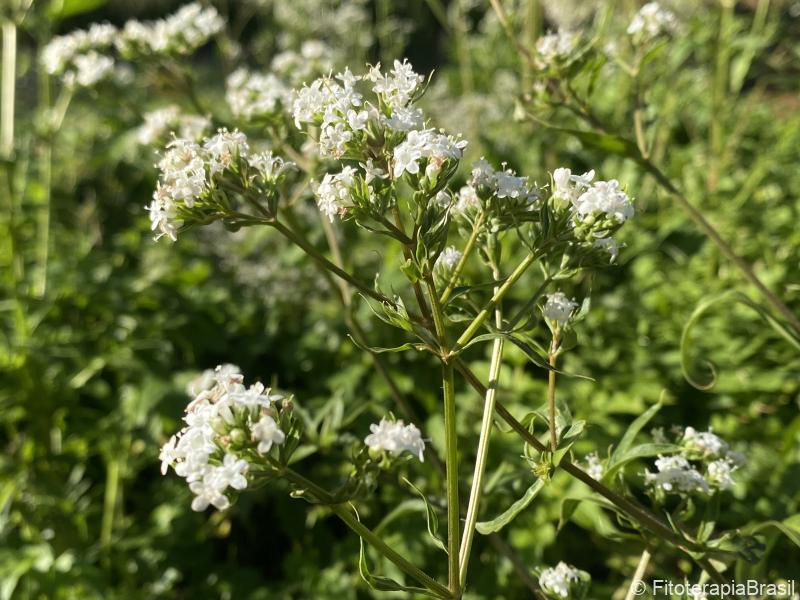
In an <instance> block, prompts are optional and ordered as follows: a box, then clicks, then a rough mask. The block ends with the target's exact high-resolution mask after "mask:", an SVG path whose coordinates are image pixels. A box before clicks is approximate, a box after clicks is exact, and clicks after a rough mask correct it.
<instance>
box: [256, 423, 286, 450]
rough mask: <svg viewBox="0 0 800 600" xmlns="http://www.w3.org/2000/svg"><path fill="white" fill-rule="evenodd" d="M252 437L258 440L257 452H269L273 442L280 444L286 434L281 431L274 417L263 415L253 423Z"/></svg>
mask: <svg viewBox="0 0 800 600" xmlns="http://www.w3.org/2000/svg"><path fill="white" fill-rule="evenodd" d="M252 431H253V439H254V440H255V441H257V442H258V446H257V448H256V449H257V450H258V451H259V452H261V453H262V454H263V453H266V452H269V451H270V449H271V448H272V445H273V444H277V445H279V446H280V445H281V444H282V443H283V442H284V440H286V434H285V433H284V432H283V431H281V429H280V427H279V426H278V424H277V423H276V422H275V419H273V418H272V417H270V416H269V415H264V416H263V417H261V420H260V421H259V422H258V423H256V424H255V425H253V428H252Z"/></svg>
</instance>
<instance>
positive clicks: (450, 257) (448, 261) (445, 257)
mask: <svg viewBox="0 0 800 600" xmlns="http://www.w3.org/2000/svg"><path fill="white" fill-rule="evenodd" d="M462 256H463V254H462V253H461V252H460V251H459V250H458V249H457V248H456V247H455V246H448V247H447V248H445V249H444V250H442V253H441V254H440V255H439V257H438V258H437V259H436V264H435V265H434V267H433V268H434V269H437V270H439V271H443V272H445V273H448V272H450V271H452V270H453V269H455V268H456V265H457V264H458V261H459V260H461V257H462Z"/></svg>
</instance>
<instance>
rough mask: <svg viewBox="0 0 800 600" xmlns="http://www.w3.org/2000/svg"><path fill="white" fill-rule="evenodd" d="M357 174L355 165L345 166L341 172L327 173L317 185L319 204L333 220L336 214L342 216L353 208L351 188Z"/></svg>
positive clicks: (316, 191)
mask: <svg viewBox="0 0 800 600" xmlns="http://www.w3.org/2000/svg"><path fill="white" fill-rule="evenodd" d="M355 176H356V170H355V169H354V168H353V167H349V166H348V167H344V168H343V169H342V170H341V172H339V173H335V174H332V173H326V174H325V177H323V178H322V182H320V184H319V185H318V186H317V189H316V190H315V194H316V196H317V206H318V207H319V210H320V211H321V212H322V214H324V215H326V216H327V217H328V218H329V219H330V220H331V222H333V218H334V217H335V216H342V215H344V214H345V213H347V211H348V210H349V209H350V208H352V206H353V201H352V192H351V191H350V188H351V187H352V186H353V184H354V183H355Z"/></svg>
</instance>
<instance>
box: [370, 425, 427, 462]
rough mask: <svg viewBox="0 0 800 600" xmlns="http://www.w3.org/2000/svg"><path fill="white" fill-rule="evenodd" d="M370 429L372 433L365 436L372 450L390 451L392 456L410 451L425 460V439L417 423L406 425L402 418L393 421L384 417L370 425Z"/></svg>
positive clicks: (421, 460)
mask: <svg viewBox="0 0 800 600" xmlns="http://www.w3.org/2000/svg"><path fill="white" fill-rule="evenodd" d="M369 430H370V431H371V432H372V433H370V434H369V435H368V436H367V437H366V438H364V443H365V444H366V445H367V446H368V447H369V448H370V449H371V450H373V451H376V452H388V453H389V454H390V455H392V456H399V455H400V454H402V453H403V452H410V453H411V454H413V455H414V456H416V457H417V458H418V459H419V460H420V462H424V461H425V457H424V455H423V453H424V451H425V440H423V439H422V434H421V433H420V431H419V429H417V427H416V426H415V425H413V424H411V423H409V424H408V425H406V424H405V423H404V422H403V421H402V420H398V421H393V420H390V419H387V418H383V419H381V422H380V423H373V424H372V425H370V426H369Z"/></svg>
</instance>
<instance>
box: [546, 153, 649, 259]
mask: <svg viewBox="0 0 800 600" xmlns="http://www.w3.org/2000/svg"><path fill="white" fill-rule="evenodd" d="M593 179H594V171H589V172H588V173H584V174H583V175H573V174H572V171H570V169H566V168H560V169H556V170H555V171H553V190H552V191H553V198H554V200H555V201H556V203H557V204H558V205H559V206H562V207H567V208H568V209H569V210H570V211H571V213H572V224H573V226H574V230H575V235H576V237H578V239H580V240H584V241H586V242H589V243H591V244H592V245H593V246H594V247H595V248H599V249H602V250H605V251H606V252H608V253H609V255H610V257H611V262H614V261H615V260H616V258H617V255H618V254H619V245H618V244H617V242H616V240H614V239H613V238H612V237H611V234H613V233H614V232H615V231H616V230H617V229H618V228H619V227H620V226H621V225H622V224H623V223H624V222H625V221H627V220H628V219H631V218H632V217H633V215H634V208H633V203H632V201H631V199H630V197H629V196H628V194H627V193H625V191H624V190H623V189H622V188H621V187H620V183H619V181H617V180H616V179H612V180H610V181H594V182H593V181H592V180H593Z"/></svg>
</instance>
